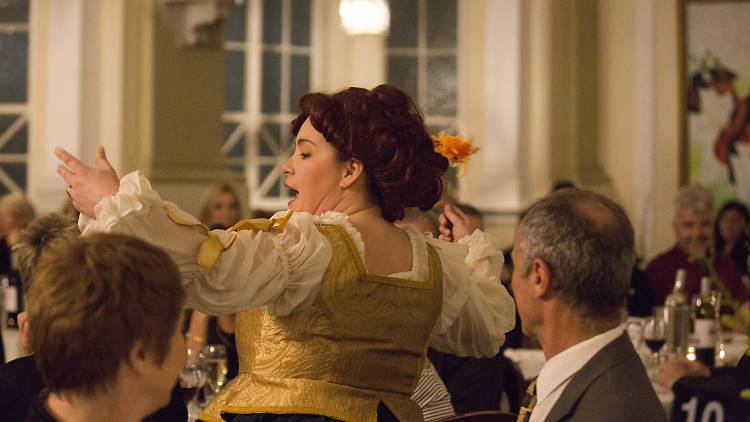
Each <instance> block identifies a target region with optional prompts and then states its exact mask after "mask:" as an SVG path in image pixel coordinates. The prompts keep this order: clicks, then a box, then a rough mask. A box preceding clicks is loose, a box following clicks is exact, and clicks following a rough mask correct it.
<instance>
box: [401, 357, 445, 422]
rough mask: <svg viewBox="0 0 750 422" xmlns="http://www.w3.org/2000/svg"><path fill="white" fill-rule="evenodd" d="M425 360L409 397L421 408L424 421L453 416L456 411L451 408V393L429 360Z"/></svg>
mask: <svg viewBox="0 0 750 422" xmlns="http://www.w3.org/2000/svg"><path fill="white" fill-rule="evenodd" d="M427 362H428V363H427V365H425V367H424V369H422V376H421V377H420V378H419V382H418V383H417V386H416V387H415V388H414V391H413V392H412V394H411V399H412V400H414V402H415V403H417V405H418V406H419V407H420V408H421V409H422V416H423V417H424V420H425V422H433V421H439V420H441V419H445V418H447V417H449V416H454V415H455V414H456V411H455V410H453V405H452V404H451V395H450V393H448V390H447V389H446V388H445V384H444V383H443V380H442V379H440V375H438V373H437V371H436V370H435V367H434V366H432V363H430V362H429V361H427Z"/></svg>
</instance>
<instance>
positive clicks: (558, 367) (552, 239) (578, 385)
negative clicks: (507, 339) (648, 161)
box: [512, 189, 666, 422]
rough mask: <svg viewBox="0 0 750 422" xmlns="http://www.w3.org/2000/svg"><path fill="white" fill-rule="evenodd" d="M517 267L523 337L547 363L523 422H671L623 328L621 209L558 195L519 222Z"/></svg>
mask: <svg viewBox="0 0 750 422" xmlns="http://www.w3.org/2000/svg"><path fill="white" fill-rule="evenodd" d="M513 262H514V264H515V268H514V271H513V281H512V284H513V291H514V293H515V298H516V305H517V306H518V312H519V314H520V315H521V320H522V321H523V330H524V333H526V334H528V335H530V336H533V337H536V338H537V339H538V340H539V343H540V344H541V346H542V349H543V351H544V355H545V357H546V358H547V362H546V363H545V364H544V366H543V367H542V370H541V371H540V373H539V376H538V377H537V379H536V380H535V381H534V382H533V384H532V385H531V386H530V388H529V391H530V392H531V396H532V397H531V398H530V404H529V406H527V407H522V408H521V411H520V412H519V417H520V419H521V420H530V421H532V422H536V421H548V422H550V421H552V422H555V421H562V420H569V421H595V420H606V421H665V420H666V415H665V414H664V409H663V408H662V406H661V403H660V402H659V399H658V398H657V397H656V394H655V393H654V390H653V388H652V386H651V382H650V381H649V379H648V376H647V375H646V370H645V369H644V367H643V364H642V363H641V360H640V358H639V357H638V354H637V353H636V351H635V349H634V348H633V345H632V344H631V343H630V340H629V338H628V335H627V333H626V332H625V330H624V328H623V326H622V324H621V323H622V320H623V316H624V313H625V300H626V298H627V294H628V286H629V285H630V271H631V270H632V268H633V264H634V262H635V247H634V239H633V228H632V227H631V225H630V221H629V220H628V217H627V216H626V215H625V212H624V211H623V209H622V208H621V207H620V206H619V205H617V204H615V203H614V202H612V201H610V200H609V199H607V198H605V197H603V196H601V195H598V194H596V193H593V192H586V191H581V190H577V189H564V190H560V191H556V192H554V193H552V194H550V195H549V196H547V197H545V198H542V199H541V200H539V201H537V202H536V203H534V204H532V206H531V208H529V210H528V211H527V213H526V215H525V216H524V218H523V220H522V221H521V223H520V224H519V225H518V228H517V229H516V234H515V240H514V249H513ZM532 403H533V404H534V405H532ZM528 413H530V419H529V418H528V416H526V415H527V414H528ZM524 418H526V419H524Z"/></svg>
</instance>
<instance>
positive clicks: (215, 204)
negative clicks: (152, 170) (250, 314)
mask: <svg viewBox="0 0 750 422" xmlns="http://www.w3.org/2000/svg"><path fill="white" fill-rule="evenodd" d="M199 215H200V222H201V224H203V225H204V226H206V227H208V228H210V229H212V230H213V229H220V230H226V229H228V228H229V227H232V226H233V225H235V224H236V223H237V222H238V221H240V219H241V218H242V215H241V212H240V195H239V193H238V192H237V190H236V189H235V188H234V187H233V186H232V185H231V184H229V183H227V182H218V183H214V184H212V185H210V186H209V187H208V188H206V190H205V191H204V192H203V195H202V198H201V208H200V214H199ZM234 318H235V315H234V314H224V315H218V316H209V315H207V314H205V313H203V312H199V311H196V310H192V309H191V310H188V311H187V314H186V315H185V320H186V322H185V331H186V333H185V343H186V344H187V347H188V349H193V350H194V351H196V353H192V354H191V355H190V356H191V357H195V358H196V359H197V358H198V355H199V354H198V353H197V352H200V350H201V348H202V347H203V346H205V345H206V344H224V345H225V346H226V349H227V374H226V379H225V382H229V381H231V380H233V379H234V378H235V377H236V376H237V373H238V372H239V359H238V357H237V347H236V344H235V336H234V331H235V327H234Z"/></svg>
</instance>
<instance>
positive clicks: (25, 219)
mask: <svg viewBox="0 0 750 422" xmlns="http://www.w3.org/2000/svg"><path fill="white" fill-rule="evenodd" d="M33 219H34V207H33V206H32V205H31V202H29V200H28V199H26V197H25V196H24V195H23V193H21V192H11V193H8V194H5V195H3V196H2V197H0V275H5V276H6V277H8V281H9V282H10V284H11V286H14V287H16V288H18V285H17V282H18V275H17V273H16V269H15V268H14V267H13V264H12V256H11V251H10V248H11V247H12V246H13V245H14V244H15V243H16V241H17V239H18V233H19V232H20V231H21V230H22V229H23V228H24V227H26V226H27V225H28V224H29V223H30V222H31V221H32V220H33ZM19 290H20V289H19ZM17 291H18V290H17ZM8 299H10V300H8ZM14 302H16V301H15V300H13V299H12V298H6V299H5V303H7V304H9V305H12V306H14V307H15V308H16V309H15V310H14V309H12V308H5V309H3V308H4V307H3V306H2V304H0V311H3V312H8V313H9V314H10V315H8V321H7V322H8V325H9V326H18V321H16V316H14V315H13V314H14V313H17V312H21V311H23V308H24V304H23V295H20V294H19V295H18V301H17V302H16V303H14ZM0 332H2V327H0ZM3 362H5V351H4V348H3V342H2V341H0V363H3Z"/></svg>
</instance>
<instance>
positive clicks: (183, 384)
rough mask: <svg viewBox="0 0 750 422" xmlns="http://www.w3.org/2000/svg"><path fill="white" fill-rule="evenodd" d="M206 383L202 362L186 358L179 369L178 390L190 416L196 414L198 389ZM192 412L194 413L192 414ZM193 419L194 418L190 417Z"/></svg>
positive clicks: (198, 409)
mask: <svg viewBox="0 0 750 422" xmlns="http://www.w3.org/2000/svg"><path fill="white" fill-rule="evenodd" d="M205 384H206V368H205V367H204V366H203V364H202V362H195V361H191V359H187V360H186V361H185V366H183V367H182V370H181V371H180V391H181V392H182V396H183V399H184V400H185V404H186V405H187V408H188V414H189V415H190V416H196V417H197V416H198V414H199V413H200V406H199V405H198V403H196V400H195V398H196V396H197V393H198V391H199V390H200V389H201V388H202V387H203V386H204V385H205ZM193 414H194V415H193ZM191 420H195V418H193V419H191Z"/></svg>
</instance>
